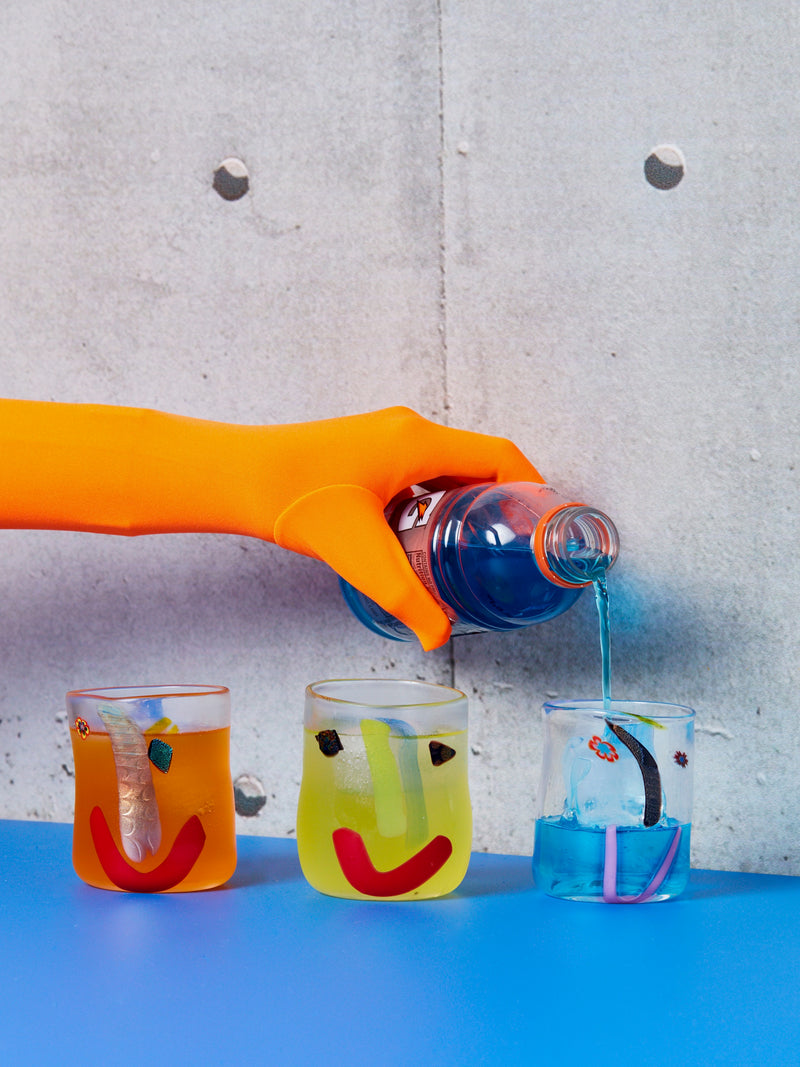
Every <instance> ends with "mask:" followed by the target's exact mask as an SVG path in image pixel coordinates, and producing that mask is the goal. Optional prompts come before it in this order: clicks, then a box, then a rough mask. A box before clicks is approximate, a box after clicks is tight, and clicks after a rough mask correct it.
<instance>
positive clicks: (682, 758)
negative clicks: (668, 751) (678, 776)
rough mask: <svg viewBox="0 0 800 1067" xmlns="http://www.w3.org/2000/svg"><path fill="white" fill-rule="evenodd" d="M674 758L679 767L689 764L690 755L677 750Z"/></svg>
mask: <svg viewBox="0 0 800 1067" xmlns="http://www.w3.org/2000/svg"><path fill="white" fill-rule="evenodd" d="M672 758H673V759H674V760H675V762H676V763H677V764H678V766H679V767H688V766H689V757H688V756H687V755H686V753H685V752H676V753H675V755H674V756H673V757H672Z"/></svg>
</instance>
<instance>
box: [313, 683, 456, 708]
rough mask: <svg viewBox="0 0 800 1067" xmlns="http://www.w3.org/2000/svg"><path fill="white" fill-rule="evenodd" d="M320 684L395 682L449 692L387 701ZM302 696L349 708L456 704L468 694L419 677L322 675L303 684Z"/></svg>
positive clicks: (399, 684) (373, 684)
mask: <svg viewBox="0 0 800 1067" xmlns="http://www.w3.org/2000/svg"><path fill="white" fill-rule="evenodd" d="M322 686H342V687H343V686H354V687H363V688H364V689H365V690H367V689H369V688H378V687H379V686H380V687H383V686H398V687H402V688H406V687H407V688H408V689H409V690H412V691H413V690H423V689H427V690H437V691H438V692H440V693H443V694H444V693H447V694H449V696H447V697H442V698H441V699H438V700H436V699H434V700H414V699H411V700H392V701H388V702H381V703H376V702H375V701H373V700H368V699H366V693H365V698H364V699H362V700H359V699H357V698H354V697H352V696H350V697H346V696H341V695H339V696H337V695H336V694H334V693H325V692H323V691H322V690H321V687H322ZM306 697H308V698H312V699H314V700H324V701H326V702H327V703H329V704H332V705H337V706H340V707H351V708H383V709H386V708H420V709H422V708H437V707H438V708H447V707H452V706H453V705H455V704H460V703H461V702H462V701H467V702H468V700H469V698H468V697H467V694H466V693H464V692H462V691H461V690H460V689H455V688H454V687H453V686H450V685H440V684H439V683H438V682H425V681H422V680H421V679H412V678H324V679H321V680H320V681H318V682H310V683H309V684H308V685H307V686H306Z"/></svg>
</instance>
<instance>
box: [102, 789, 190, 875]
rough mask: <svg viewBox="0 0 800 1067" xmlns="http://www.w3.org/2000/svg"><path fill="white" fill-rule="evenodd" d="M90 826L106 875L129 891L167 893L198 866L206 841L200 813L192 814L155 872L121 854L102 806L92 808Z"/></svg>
mask: <svg viewBox="0 0 800 1067" xmlns="http://www.w3.org/2000/svg"><path fill="white" fill-rule="evenodd" d="M89 826H90V827H91V831H92V841H94V847H95V850H96V852H97V856H98V859H99V860H100V863H101V864H102V866H103V870H104V871H105V872H106V877H107V878H109V879H110V880H111V881H112V882H113V883H114V885H115V886H118V887H119V888H120V889H126V890H127V891H128V892H129V893H163V892H164V891H165V890H167V889H172V888H173V887H174V886H176V885H177V884H178V883H179V882H182V881H183V879H184V878H185V877H186V876H187V874H188V873H189V871H191V869H192V867H194V865H195V863H196V862H197V858H198V856H199V855H200V853H201V852H202V851H203V845H204V844H205V841H206V832H205V830H204V829H203V824H202V823H201V822H200V820H199V819H198V817H197V816H196V815H192V816H191V818H189V819H187V820H186V822H185V823H184V824H183V826H182V827H181V829H180V831H179V833H178V836H177V837H176V838H175V842H174V844H173V846H172V848H171V849H170V850H169V855H168V856H167V857H166V859H164V860H163V861H162V862H161V863H160V864H159V865H158V867H156V868H154V869H153V870H152V871H147V872H146V873H143V872H142V871H137V870H136V869H135V868H134V867H132V866H131V865H130V863H128V861H127V860H126V859H124V857H123V856H122V855H121V854H120V851H119V849H118V848H117V846H116V844H115V842H114V838H113V837H112V836H111V831H110V830H109V828H108V823H107V822H106V817H105V815H103V813H102V811H101V810H100V808H93V809H92V813H91V815H90V816H89Z"/></svg>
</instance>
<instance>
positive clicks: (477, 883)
mask: <svg viewBox="0 0 800 1067" xmlns="http://www.w3.org/2000/svg"><path fill="white" fill-rule="evenodd" d="M238 843H239V865H238V868H237V872H236V874H235V876H234V878H233V880H232V881H231V882H230V883H229V884H228V886H227V887H225V888H223V889H220V890H215V891H213V892H208V893H196V894H168V895H160V896H159V895H151V896H147V895H134V894H125V893H114V892H105V891H103V890H97V889H91V888H90V887H88V886H86V885H84V884H83V883H82V882H80V881H79V880H78V879H77V877H76V876H75V874H74V873H73V870H72V866H71V858H70V848H71V827H69V826H66V825H63V824H53V823H32V822H9V821H6V822H2V821H0V846H2V852H1V853H0V854H2V857H3V860H2V870H0V924H1V925H0V930H1V931H2V932H1V933H0V963H1V965H2V970H1V971H0V975H1V976H2V977H1V980H2V999H0V1022H1V1023H2V1026H1V1027H0V1062H1V1063H9V1064H17V1063H32V1064H49V1063H53V1064H71V1063H82V1064H100V1063H109V1064H114V1065H122V1064H136V1065H137V1067H139V1065H148V1067H149V1065H151V1064H153V1065H155V1064H163V1063H170V1064H178V1065H180V1064H215V1065H218V1064H237V1065H242V1064H247V1065H248V1067H249V1065H260V1064H276V1065H283V1064H307V1063H308V1064H310V1063H319V1064H320V1065H324V1067H328V1065H338V1064H343V1065H344V1064H347V1065H360V1064H375V1065H395V1064H397V1065H400V1064H402V1065H409V1067H412V1065H413V1067H416V1065H428V1064H431V1065H433V1064H457V1065H461V1064H491V1065H494V1064H501V1065H506V1064H533V1063H538V1062H549V1063H553V1064H557V1065H559V1067H562V1065H563V1067H571V1065H573V1064H575V1065H578V1064H581V1065H582V1064H584V1063H586V1064H590V1063H591V1064H613V1065H615V1067H626V1065H628V1064H630V1065H634V1064H635V1065H649V1064H652V1065H658V1067H670V1065H672V1064H702V1065H705V1064H726V1065H728V1067H729V1065H738V1064H748V1065H749V1064H756V1065H757V1067H766V1065H769V1064H780V1065H781V1067H785V1065H787V1064H794V1063H798V1062H800V1053H799V1052H798V1045H799V1043H800V994H799V993H798V989H799V988H800V879H798V878H787V877H778V876H770V875H752V874H724V873H718V872H713V871H693V872H692V878H691V882H690V887H689V889H688V891H687V892H686V894H685V895H684V896H683V897H680V898H678V899H677V900H674V901H669V902H664V903H657V904H642V905H633V906H625V905H605V904H578V903H573V902H570V901H560V900H552V899H550V898H549V897H546V896H544V894H542V893H540V892H538V891H537V890H536V888H535V887H534V885H533V880H532V875H531V865H530V860H529V859H527V858H525V857H518V856H493V855H483V854H475V855H474V856H473V857H472V862H471V865H470V869H469V873H468V874H467V877H466V880H465V881H464V883H463V885H462V886H461V888H460V889H459V890H458V891H457V892H456V893H454V894H452V895H451V896H449V897H447V898H443V899H441V900H435V901H414V902H407V903H401V902H370V901H346V900H337V899H333V898H330V897H325V896H322V895H320V894H319V893H317V892H315V891H314V890H313V889H311V888H310V887H309V886H308V885H307V884H306V882H305V881H304V879H303V876H302V874H301V872H300V867H299V864H298V860H297V849H296V846H295V843H294V842H293V841H287V840H274V839H271V838H260V837H241V838H239V842H238ZM545 1058H546V1059H545Z"/></svg>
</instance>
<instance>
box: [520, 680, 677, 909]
mask: <svg viewBox="0 0 800 1067" xmlns="http://www.w3.org/2000/svg"><path fill="white" fill-rule="evenodd" d="M543 720H544V751H543V756H542V779H541V783H540V787H539V798H538V812H537V820H536V836H535V842H534V851H533V874H534V879H535V881H536V885H537V886H538V888H539V889H541V890H543V891H544V892H545V893H547V894H548V895H549V896H553V897H562V898H564V899H566V900H586V901H601V902H602V901H604V902H606V903H608V904H641V903H645V902H646V901H656V900H668V899H670V898H671V897H675V896H677V895H678V894H679V893H681V892H682V891H683V890H684V889H685V888H686V884H687V882H688V880H689V849H690V835H691V814H692V770H693V761H694V711H693V710H692V709H691V708H687V707H681V706H680V705H677V704H657V703H644V702H636V701H627V700H613V701H605V702H604V701H602V700H576V701H569V702H563V703H548V704H545V705H544V707H543Z"/></svg>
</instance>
